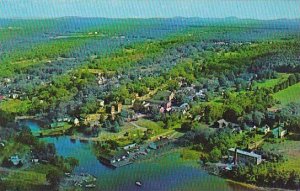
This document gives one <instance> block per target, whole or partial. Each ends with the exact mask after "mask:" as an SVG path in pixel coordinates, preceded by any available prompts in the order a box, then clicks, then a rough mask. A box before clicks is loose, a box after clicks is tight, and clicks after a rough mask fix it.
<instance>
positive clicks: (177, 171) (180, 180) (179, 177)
mask: <svg viewBox="0 0 300 191" xmlns="http://www.w3.org/2000/svg"><path fill="white" fill-rule="evenodd" d="M26 125H28V126H29V127H30V128H31V129H32V130H36V128H37V127H39V126H38V124H37V123H36V122H34V121H27V122H26ZM41 140H43V141H45V142H47V143H53V144H54V145H55V147H56V149H57V152H58V154H59V155H62V156H64V157H75V158H76V159H78V160H79V166H78V167H76V169H75V170H74V171H75V172H76V173H81V172H83V173H89V174H91V175H94V176H96V177H97V183H96V184H97V190H99V189H100V190H122V191H127V190H128V191H135V190H144V191H146V190H156V191H159V190H164V191H165V190H180V191H182V190H189V191H191V190H212V191H214V190H216V191H219V190H222V191H226V190H228V191H236V190H251V189H248V188H245V187H241V186H239V185H236V184H232V183H228V182H227V181H226V180H224V179H222V178H219V177H216V176H213V175H210V174H208V173H207V172H205V171H203V170H202V169H201V168H200V166H199V165H198V164H197V163H196V162H195V161H186V160H182V159H181V158H180V155H179V153H177V152H174V153H172V154H168V155H166V156H162V157H159V158H155V159H152V160H145V161H142V162H137V163H134V164H131V165H128V166H125V167H121V168H117V169H112V168H109V167H107V166H105V165H103V164H102V163H100V162H99V161H98V160H97V158H96V156H95V155H94V153H93V149H92V143H90V142H84V143H83V142H80V141H72V140H71V139H70V137H69V136H61V137H47V138H41ZM135 181H141V182H142V184H143V185H142V187H138V186H136V185H135Z"/></svg>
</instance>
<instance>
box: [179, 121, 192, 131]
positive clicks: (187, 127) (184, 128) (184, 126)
mask: <svg viewBox="0 0 300 191" xmlns="http://www.w3.org/2000/svg"><path fill="white" fill-rule="evenodd" d="M191 129H192V124H191V123H190V122H183V123H182V124H181V130H182V131H190V130H191Z"/></svg>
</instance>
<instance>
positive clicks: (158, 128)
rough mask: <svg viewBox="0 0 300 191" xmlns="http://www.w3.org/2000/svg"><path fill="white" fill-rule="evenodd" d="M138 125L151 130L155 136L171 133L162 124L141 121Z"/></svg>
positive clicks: (145, 120)
mask: <svg viewBox="0 0 300 191" xmlns="http://www.w3.org/2000/svg"><path fill="white" fill-rule="evenodd" d="M136 124H137V125H139V126H141V127H145V128H147V129H151V130H152V131H153V135H154V136H155V135H159V134H162V133H166V132H168V131H170V130H168V129H164V128H163V124H162V123H160V122H154V121H151V120H148V119H139V120H138V121H136Z"/></svg>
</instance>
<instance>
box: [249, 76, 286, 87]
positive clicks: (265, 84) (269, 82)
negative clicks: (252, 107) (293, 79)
mask: <svg viewBox="0 0 300 191" xmlns="http://www.w3.org/2000/svg"><path fill="white" fill-rule="evenodd" d="M289 76H290V74H286V73H279V77H278V78H276V79H270V80H264V81H259V82H258V83H256V85H255V86H254V88H256V87H258V88H272V87H274V86H275V85H276V84H279V83H280V82H281V81H284V80H286V79H288V77H289Z"/></svg>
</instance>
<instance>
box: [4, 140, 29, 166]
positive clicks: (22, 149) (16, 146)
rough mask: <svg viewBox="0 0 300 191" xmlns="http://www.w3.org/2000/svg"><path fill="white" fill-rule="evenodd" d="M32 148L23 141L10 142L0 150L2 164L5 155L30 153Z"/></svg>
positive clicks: (20, 155)
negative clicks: (22, 142)
mask: <svg viewBox="0 0 300 191" xmlns="http://www.w3.org/2000/svg"><path fill="white" fill-rule="evenodd" d="M29 150H30V148H29V147H28V146H25V145H23V144H21V143H16V142H9V143H7V144H6V145H5V147H4V148H3V149H1V150H0V164H1V163H2V160H3V158H4V157H7V158H9V157H11V156H12V155H15V154H18V155H19V157H22V156H24V155H25V154H26V153H28V152H29Z"/></svg>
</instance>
